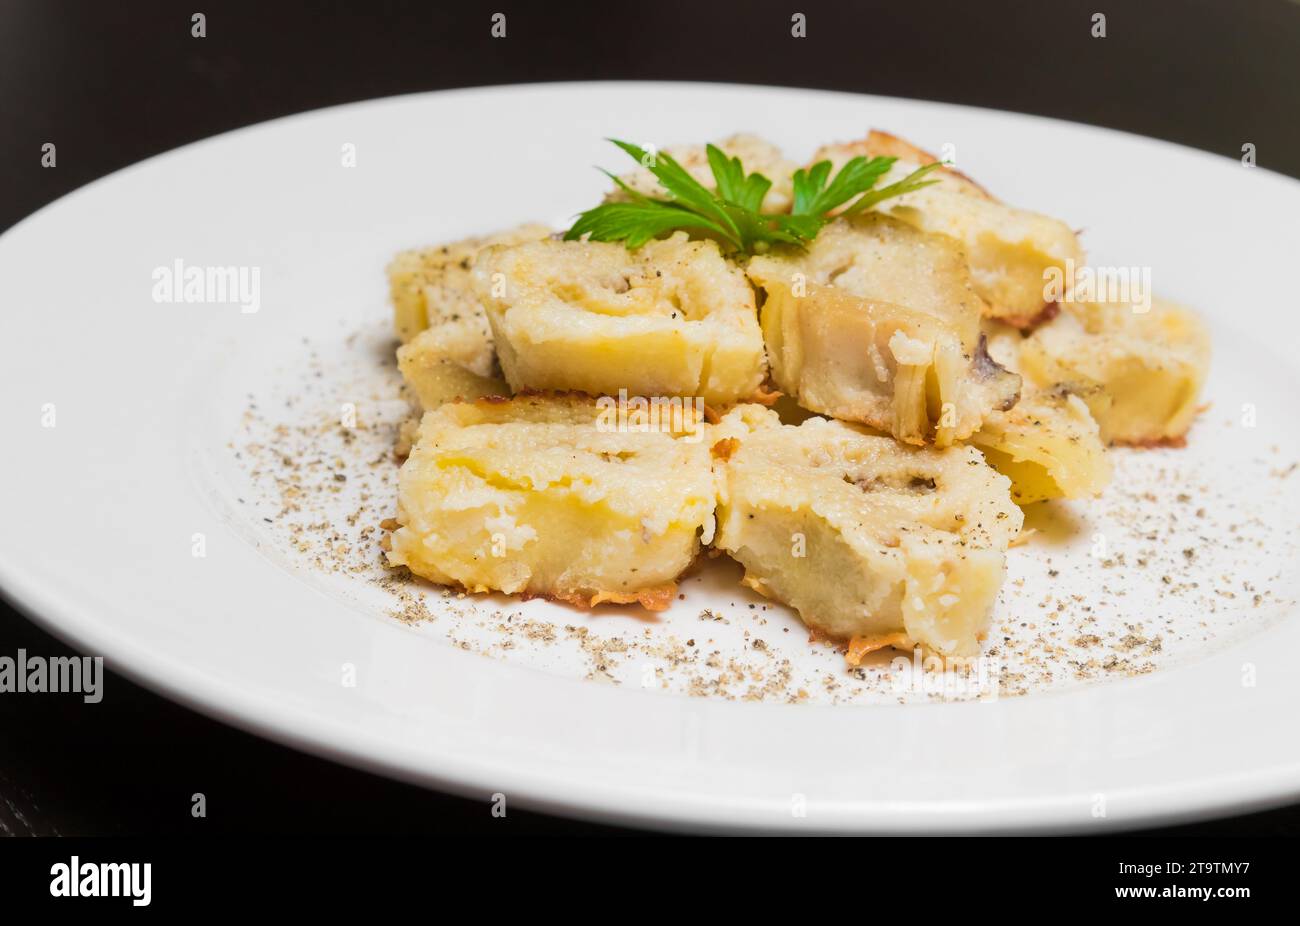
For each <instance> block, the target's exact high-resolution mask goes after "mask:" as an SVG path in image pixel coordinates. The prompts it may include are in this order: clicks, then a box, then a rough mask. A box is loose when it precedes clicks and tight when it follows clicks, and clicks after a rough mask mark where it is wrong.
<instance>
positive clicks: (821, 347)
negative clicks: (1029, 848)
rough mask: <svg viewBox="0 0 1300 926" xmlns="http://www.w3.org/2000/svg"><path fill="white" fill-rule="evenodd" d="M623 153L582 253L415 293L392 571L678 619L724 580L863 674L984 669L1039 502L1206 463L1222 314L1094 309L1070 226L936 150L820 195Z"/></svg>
mask: <svg viewBox="0 0 1300 926" xmlns="http://www.w3.org/2000/svg"><path fill="white" fill-rule="evenodd" d="M615 144H616V145H618V146H619V147H620V148H621V149H622V150H623V151H624V152H626V153H627V154H628V155H629V156H631V157H632V158H634V159H635V160H636V162H637V168H636V169H635V170H634V171H632V172H630V173H628V174H626V175H624V176H623V177H620V178H617V179H616V180H615V190H614V191H613V192H612V193H611V194H610V195H609V196H608V197H606V198H605V200H604V201H602V202H600V203H598V204H596V205H595V206H593V207H591V208H589V209H587V210H586V211H584V212H582V213H580V214H579V215H578V218H577V220H576V221H575V222H574V224H573V225H572V227H570V228H569V229H568V230H567V231H566V232H564V234H563V235H562V236H560V235H551V234H549V232H548V230H547V229H545V228H543V227H541V226H536V225H528V226H521V227H519V228H516V229H512V230H510V231H506V232H502V233H499V234H496V235H490V236H486V237H480V238H471V239H466V240H464V241H459V242H456V243H454V244H450V245H446V246H444V247H439V248H428V249H425V250H422V251H408V252H404V253H403V254H400V255H398V257H397V258H396V259H395V260H394V261H393V263H392V265H391V266H390V268H389V279H390V288H391V294H392V300H393V307H394V316H395V325H396V330H397V333H398V336H399V338H400V340H401V342H402V344H401V346H400V347H399V348H398V365H399V367H400V369H401V372H402V376H403V378H404V380H405V382H406V384H407V386H408V387H409V390H410V392H411V393H412V395H413V397H414V398H416V399H417V400H418V403H419V405H420V407H421V409H422V410H423V411H424V417H423V420H422V422H421V423H420V425H419V426H418V428H416V427H415V426H414V423H413V422H412V423H409V425H408V426H407V427H404V428H402V429H401V433H400V435H399V442H398V452H399V453H400V454H407V453H408V452H409V456H408V457H407V459H406V462H405V463H404V464H403V466H402V470H401V474H400V480H399V482H400V488H399V498H398V512H397V518H396V519H395V521H394V523H395V524H396V525H397V526H396V530H395V531H394V532H393V533H392V534H391V536H390V537H389V538H388V547H387V548H388V550H389V552H388V560H389V562H390V563H391V564H392V565H394V566H404V567H406V568H408V569H409V570H410V571H411V572H412V573H415V574H416V575H418V576H422V577H424V578H426V579H428V580H430V581H433V582H436V583H440V584H445V585H450V586H453V587H456V588H460V589H463V590H465V591H467V592H472V593H480V592H504V593H507V594H511V595H519V596H524V597H529V596H545V597H547V598H551V599H555V600H558V601H564V602H568V603H571V604H575V605H578V606H580V607H591V606H593V605H596V604H600V603H602V602H608V603H618V604H639V605H641V606H643V607H646V608H650V609H653V610H659V609H663V608H666V607H668V605H669V603H670V602H671V600H672V598H673V596H674V595H675V594H676V582H677V580H678V578H679V576H680V575H681V574H682V572H683V571H684V570H685V569H687V568H688V567H689V566H690V565H691V563H692V562H693V561H694V560H695V559H696V557H697V556H698V555H699V554H700V553H701V552H707V553H708V555H709V556H711V557H716V556H721V555H724V554H725V555H727V556H730V557H731V558H733V559H734V560H736V561H737V562H739V563H740V564H741V565H742V566H743V567H744V570H745V577H744V582H745V584H746V585H748V586H750V587H751V588H753V589H754V590H756V591H758V592H760V593H761V594H763V595H765V596H767V597H769V598H771V599H772V600H774V601H779V602H782V603H784V604H786V605H789V606H790V607H791V608H793V609H794V610H795V612H796V613H798V615H799V616H800V618H801V619H802V620H803V621H804V623H805V624H807V625H808V627H810V628H811V629H812V630H813V631H815V632H816V634H817V635H819V636H821V637H822V638H825V639H829V640H834V641H838V642H840V643H844V644H847V654H848V657H849V659H850V661H851V662H854V663H856V661H857V660H860V659H861V657H862V656H863V655H864V654H865V653H868V652H870V651H872V650H873V649H878V648H882V647H886V646H897V647H920V648H922V649H924V650H925V651H927V652H929V653H932V654H937V655H939V656H942V657H964V656H970V655H973V654H976V653H978V652H979V651H980V641H981V640H982V639H983V637H984V635H985V633H986V631H987V629H988V627H989V622H990V618H991V615H992V613H993V610H994V608H995V607H996V603H997V600H998V593H999V589H1000V587H1001V584H1002V581H1003V576H1004V574H1005V567H1006V559H1007V556H1008V553H1007V551H1008V548H1009V547H1010V546H1012V545H1013V544H1014V543H1015V542H1016V541H1017V540H1018V539H1020V537H1021V535H1020V531H1021V528H1022V525H1023V522H1024V516H1023V514H1022V511H1021V506H1028V505H1034V504H1038V503H1042V502H1047V501H1050V500H1052V499H1079V500H1084V499H1088V498H1091V497H1094V496H1096V495H1097V494H1099V493H1101V492H1103V491H1105V489H1106V486H1107V484H1108V482H1109V481H1110V478H1111V463H1110V458H1109V453H1110V452H1109V451H1108V449H1107V448H1108V446H1109V445H1111V444H1130V445H1138V446H1150V445H1156V444H1161V445H1172V444H1177V443H1179V442H1180V441H1182V439H1183V437H1184V435H1185V434H1186V432H1187V429H1188V427H1189V426H1190V424H1191V422H1192V420H1193V419H1194V418H1195V416H1196V413H1197V410H1198V407H1199V406H1198V402H1199V393H1200V390H1201V387H1202V386H1203V384H1204V381H1205V377H1206V372H1207V368H1208V363H1209V340H1208V335H1207V334H1206V331H1205V329H1204V328H1203V326H1202V325H1201V323H1200V322H1199V321H1198V320H1197V319H1196V317H1195V316H1194V315H1193V314H1192V313H1190V312H1189V311H1187V310H1186V309H1182V308H1179V307H1177V306H1174V305H1171V304H1169V303H1163V302H1158V301H1157V302H1155V303H1153V304H1149V305H1148V304H1145V303H1144V304H1142V305H1129V304H1104V303H1094V302H1078V301H1075V298H1074V297H1075V293H1074V292H1073V291H1071V290H1070V289H1069V288H1068V287H1064V288H1063V287H1061V286H1060V285H1059V283H1060V281H1061V280H1062V279H1064V278H1065V277H1066V276H1067V274H1064V273H1062V271H1063V270H1064V269H1066V268H1068V267H1069V266H1070V265H1071V262H1074V263H1076V264H1077V263H1080V262H1081V261H1082V258H1083V254H1082V250H1081V248H1080V247H1079V243H1078V240H1077V239H1076V237H1075V235H1074V233H1073V232H1072V231H1071V230H1070V228H1069V227H1068V226H1066V225H1065V224H1064V223H1062V222H1060V221H1057V220H1056V219H1051V218H1047V217H1046V216H1042V215H1038V214H1036V213H1032V212H1026V211H1023V210H1019V209H1014V208H1012V207H1009V206H1006V205H1004V204H1002V203H1001V202H999V201H997V200H996V199H994V198H993V197H992V196H991V195H990V194H989V193H988V192H987V191H985V190H984V189H983V188H982V187H980V186H979V185H978V184H976V183H975V182H974V181H973V180H971V179H970V178H968V177H965V176H964V175H962V174H960V173H958V172H957V171H955V170H954V169H953V168H952V167H951V166H950V165H947V164H943V163H940V162H939V161H937V160H936V159H935V158H934V157H933V156H932V155H929V154H927V153H926V152H925V151H923V150H921V149H919V148H917V147H916V146H914V145H912V144H910V143H909V142H906V141H904V140H902V139H900V138H897V137H894V136H891V135H886V134H885V133H880V132H873V133H871V134H870V135H869V136H868V137H867V138H866V139H864V140H862V141H859V142H853V143H850V144H848V145H833V146H828V147H825V148H823V149H821V150H820V151H819V152H818V155H817V157H816V158H815V160H814V162H813V163H812V164H809V165H808V166H806V167H802V168H800V167H796V166H795V164H794V162H792V161H790V160H789V159H788V158H787V157H786V156H785V155H784V154H783V153H782V152H781V151H780V150H779V149H777V148H776V147H775V146H774V145H772V144H770V143H768V142H765V141H763V140H762V139H760V138H757V137H756V136H749V135H737V136H732V137H730V138H728V139H726V140H724V141H723V142H721V143H720V144H719V145H716V146H715V145H705V146H700V147H695V146H686V147H681V148H667V149H664V150H660V151H655V150H650V149H645V148H641V147H638V146H636V145H632V144H629V143H627V142H619V141H616V142H615ZM756 403H761V404H756ZM765 406H771V407H770V408H769V407H765ZM715 518H716V536H715Z"/></svg>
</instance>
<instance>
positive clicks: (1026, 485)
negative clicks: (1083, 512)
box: [970, 319, 1111, 505]
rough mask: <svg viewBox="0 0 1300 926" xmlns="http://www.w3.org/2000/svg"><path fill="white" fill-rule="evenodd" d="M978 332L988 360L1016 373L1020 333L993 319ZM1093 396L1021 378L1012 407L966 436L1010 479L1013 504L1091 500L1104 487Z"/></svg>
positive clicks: (1106, 475) (1105, 461)
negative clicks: (982, 338) (984, 342)
mask: <svg viewBox="0 0 1300 926" xmlns="http://www.w3.org/2000/svg"><path fill="white" fill-rule="evenodd" d="M980 328H981V330H982V331H983V332H984V335H985V339H986V343H987V345H988V352H989V356H990V357H992V358H993V359H994V360H995V361H997V362H998V363H999V364H1001V365H1002V366H1004V367H1006V368H1007V369H1009V370H1014V371H1016V372H1019V371H1020V351H1021V347H1022V345H1023V344H1024V342H1025V337H1024V334H1023V333H1022V332H1020V331H1018V330H1017V329H1015V328H1012V327H1011V326H1010V325H1005V324H1002V323H1001V322H998V321H995V320H993V319H985V320H984V321H983V322H982V323H981V325H980ZM1099 392H1100V390H1099V389H1097V387H1095V386H1093V387H1089V386H1085V385H1080V384H1078V383H1055V384H1052V385H1051V386H1040V385H1038V384H1035V383H1033V382H1031V381H1030V380H1028V379H1026V380H1024V381H1023V382H1022V384H1021V388H1020V401H1019V402H1017V403H1016V405H1015V407H1014V408H1011V409H1010V410H1008V411H1004V412H994V413H993V414H991V415H989V416H988V417H987V418H986V419H985V420H984V424H983V425H982V426H981V428H980V429H979V430H978V431H976V432H975V433H974V434H973V435H971V437H970V443H972V444H974V445H975V446H976V447H979V448H980V450H981V451H983V452H984V458H985V459H986V460H987V461H988V462H989V465H990V466H992V467H993V468H994V469H996V470H997V471H998V472H1000V473H1001V474H1002V475H1004V476H1006V477H1007V478H1009V479H1010V480H1011V497H1012V498H1013V499H1015V501H1016V503H1017V504H1019V505H1029V504H1032V503H1033V502H1038V501H1044V500H1046V499H1051V498H1086V497H1090V496H1095V495H1097V494H1099V493H1100V492H1101V491H1102V490H1103V489H1105V488H1106V486H1107V485H1108V484H1109V483H1110V477H1111V466H1110V458H1109V456H1108V455H1107V454H1106V443H1105V441H1103V440H1102V439H1101V432H1100V429H1099V428H1098V427H1097V422H1096V420H1095V419H1094V418H1093V416H1092V410H1091V408H1090V405H1096V404H1097V403H1098V401H1101V400H1102V397H1101V396H1100V395H1099Z"/></svg>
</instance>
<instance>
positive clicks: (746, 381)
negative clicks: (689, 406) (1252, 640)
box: [474, 232, 766, 404]
mask: <svg viewBox="0 0 1300 926" xmlns="http://www.w3.org/2000/svg"><path fill="white" fill-rule="evenodd" d="M474 279H475V287H476V292H477V293H478V295H479V298H480V299H481V300H482V302H483V305H484V307H485V308H486V309H487V315H488V321H489V322H490V324H491V326H492V334H493V337H494V339H495V341H496V350H497V357H498V358H499V360H500V362H501V369H502V371H503V372H504V373H505V378H506V381H507V382H508V383H509V384H510V386H511V387H512V388H513V389H514V390H515V391H520V390H524V389H537V390H567V389H576V390H581V391H583V392H587V393H591V394H593V395H616V394H617V393H618V392H619V390H620V389H626V390H627V392H628V393H629V394H631V395H642V396H698V397H702V398H703V399H704V400H705V401H706V402H708V403H710V404H729V403H734V402H736V401H739V400H742V399H747V398H749V397H750V396H752V395H754V393H755V391H756V390H757V389H758V387H759V385H760V383H762V381H763V378H764V376H765V374H766V364H765V362H764V358H763V336H762V332H760V330H759V327H758V318H757V313H756V311H755V307H754V292H753V289H752V288H751V287H750V285H749V283H748V282H747V281H746V280H745V275H744V273H743V272H741V271H740V269H739V268H737V267H736V266H735V265H734V264H732V263H730V262H729V261H727V260H726V259H725V258H724V257H723V256H722V253H721V251H719V249H718V245H717V243H716V242H713V241H691V240H689V238H688V236H687V235H686V233H685V232H678V233H676V234H674V235H672V236H671V237H670V238H666V239H663V240H658V241H649V242H647V243H646V244H644V245H643V246H641V247H640V248H638V249H637V250H635V251H629V250H628V249H627V248H626V247H624V246H623V245H621V244H613V243H607V242H595V241H554V240H546V241H537V242H532V243H529V244H523V245H517V246H515V247H506V248H492V249H490V250H488V251H485V252H484V253H483V254H482V255H481V256H480V258H479V260H478V263H477V264H476V267H475V271H474Z"/></svg>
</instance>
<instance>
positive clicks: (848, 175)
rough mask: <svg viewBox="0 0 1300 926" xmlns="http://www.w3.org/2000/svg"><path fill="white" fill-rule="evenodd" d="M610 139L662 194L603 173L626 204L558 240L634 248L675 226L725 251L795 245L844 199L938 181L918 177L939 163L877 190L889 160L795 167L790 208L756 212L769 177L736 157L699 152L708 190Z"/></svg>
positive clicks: (884, 195) (600, 210)
mask: <svg viewBox="0 0 1300 926" xmlns="http://www.w3.org/2000/svg"><path fill="white" fill-rule="evenodd" d="M610 141H612V142H613V143H614V144H616V145H618V146H619V147H620V148H622V149H623V150H624V151H625V152H627V153H628V154H629V155H631V156H632V157H633V158H635V159H636V160H637V161H638V162H639V163H641V164H643V165H645V166H646V167H647V168H648V169H649V170H650V172H651V173H652V174H654V175H655V177H656V178H657V179H658V180H659V183H660V184H661V185H662V186H663V188H664V189H665V190H667V191H668V197H669V198H667V199H658V198H655V197H650V196H646V195H645V194H643V193H639V192H637V191H636V190H633V189H632V188H631V187H629V186H628V185H627V184H626V183H624V182H623V181H622V180H620V179H619V178H618V177H616V176H614V174H612V173H610V172H609V171H604V173H605V174H606V175H607V176H609V177H610V179H612V180H613V181H614V182H615V183H616V184H618V186H619V188H620V189H621V190H623V192H624V193H626V194H627V195H628V201H626V202H613V203H602V204H601V205H599V206H596V207H595V208H593V209H588V210H587V211H586V212H584V213H582V214H581V215H579V216H578V219H577V221H576V222H574V223H573V227H572V228H570V229H569V230H568V231H567V232H565V234H564V238H565V240H566V241H573V240H576V239H578V238H581V237H583V236H584V235H586V236H589V237H590V239H591V240H592V241H622V242H624V243H625V244H626V245H627V246H628V248H639V247H640V246H641V245H643V244H645V243H646V242H647V241H649V240H650V239H652V238H657V237H658V236H659V235H662V234H664V233H665V232H670V231H677V230H679V229H681V230H685V231H688V232H693V233H695V234H698V235H703V236H706V237H712V238H716V239H718V240H719V241H720V242H722V243H723V244H725V245H726V246H727V247H728V248H729V249H730V250H732V251H737V252H742V253H745V254H756V253H760V252H762V251H765V250H767V248H769V247H770V246H771V245H773V244H790V245H795V246H798V247H802V246H804V245H806V244H807V243H808V242H809V241H811V240H812V239H814V238H816V237H817V233H818V232H820V231H821V230H822V228H823V227H824V226H825V225H826V224H827V223H828V222H830V221H831V220H832V219H834V218H835V216H833V215H831V214H830V213H831V212H833V211H834V210H836V209H839V208H840V207H841V206H844V205H845V204H846V203H849V205H848V206H847V207H846V208H844V209H842V210H841V211H840V212H839V213H838V215H852V214H854V213H857V212H862V211H863V210H865V209H870V208H871V207H872V206H875V205H876V204H878V203H880V202H883V201H884V200H886V199H891V198H892V197H895V196H902V195H903V194H904V193H911V192H913V191H914V190H919V189H921V188H922V187H926V186H929V185H930V184H932V183H936V182H938V181H935V180H925V179H923V178H924V177H925V176H926V175H927V174H928V173H930V172H931V171H933V170H935V169H936V168H938V167H939V166H940V165H939V164H927V165H925V166H924V167H921V168H920V169H918V170H914V171H912V173H910V174H908V175H907V176H906V177H904V178H903V179H902V180H899V181H898V182H897V183H891V184H889V185H888V186H885V187H881V188H880V189H878V190H877V189H875V185H876V183H877V182H878V181H879V180H880V178H881V177H883V176H885V174H887V173H889V170H890V168H891V167H893V166H894V161H895V160H897V159H896V158H891V157H875V158H865V157H861V156H859V157H855V158H852V159H851V160H849V161H848V163H846V164H845V165H844V166H843V167H841V168H840V169H839V172H838V173H836V174H835V176H834V177H831V166H832V165H831V162H830V161H818V162H817V163H816V164H814V165H812V166H811V167H809V168H807V169H803V168H801V169H799V170H797V171H795V173H794V177H793V178H792V184H793V188H794V202H793V205H792V206H791V209H790V211H789V212H785V213H766V212H763V211H762V204H763V197H764V196H766V195H767V191H768V190H769V189H771V186H772V181H771V180H769V179H768V178H767V177H764V176H763V175H762V174H759V173H752V174H747V173H745V168H744V165H742V164H741V163H740V159H739V158H729V157H727V155H726V154H724V153H723V152H722V151H721V150H720V149H718V148H717V147H716V146H714V145H709V146H708V147H707V148H706V149H705V151H706V153H707V155H708V159H709V170H710V171H712V173H713V179H714V182H715V184H716V185H717V192H716V193H715V192H714V191H713V190H710V189H709V188H708V187H706V186H704V184H702V183H700V182H699V181H698V180H696V179H695V178H694V177H692V176H691V175H690V172H688V171H687V170H686V168H684V167H682V165H681V164H679V163H678V162H677V160H676V159H675V158H673V156H672V155H670V154H667V153H666V152H662V151H661V152H657V153H653V154H651V153H649V152H647V151H645V150H644V149H642V148H640V147H638V146H636V145H633V144H631V143H629V142H625V141H619V140H618V139H615V138H611V139H610ZM854 197H857V198H856V199H854ZM850 200H852V202H851V203H850Z"/></svg>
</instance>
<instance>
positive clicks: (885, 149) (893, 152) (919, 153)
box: [862, 129, 995, 199]
mask: <svg viewBox="0 0 1300 926" xmlns="http://www.w3.org/2000/svg"><path fill="white" fill-rule="evenodd" d="M862 148H863V150H864V151H865V152H866V153H867V154H868V155H869V156H871V157H889V158H898V159H899V160H900V161H911V162H913V163H916V164H921V165H922V166H924V165H926V164H935V163H938V162H939V159H938V158H937V157H935V156H934V155H933V154H931V153H930V152H928V151H926V150H924V149H923V148H918V147H916V145H914V144H912V143H911V142H909V141H905V140H904V139H902V138H899V137H898V136H897V135H891V134H889V133H888V132H882V131H880V130H879V129H872V130H871V131H870V132H868V133H867V137H866V139H865V140H864V141H863V142H862ZM940 170H942V172H943V173H944V174H946V175H947V176H949V177H951V178H952V179H954V180H956V181H957V182H958V184H960V186H961V187H962V189H963V190H965V191H966V192H967V193H970V194H972V195H974V196H979V197H981V198H982V199H995V197H994V196H993V195H992V194H991V193H989V191H988V190H986V189H984V187H982V186H980V185H979V184H978V183H976V182H975V181H974V180H972V179H971V178H970V177H967V176H966V175H965V174H963V173H962V172H961V171H959V170H956V169H955V168H952V167H946V166H945V167H942V168H940Z"/></svg>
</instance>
